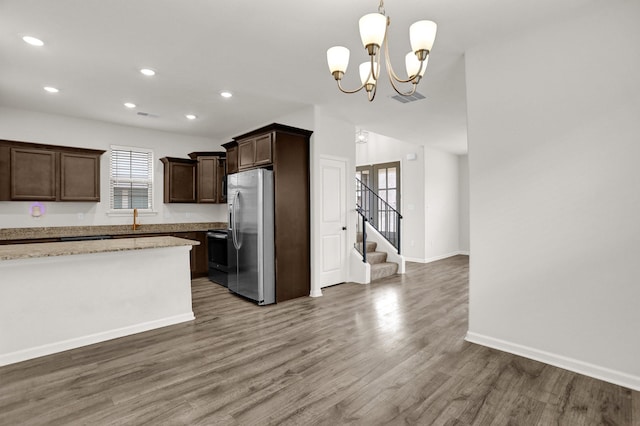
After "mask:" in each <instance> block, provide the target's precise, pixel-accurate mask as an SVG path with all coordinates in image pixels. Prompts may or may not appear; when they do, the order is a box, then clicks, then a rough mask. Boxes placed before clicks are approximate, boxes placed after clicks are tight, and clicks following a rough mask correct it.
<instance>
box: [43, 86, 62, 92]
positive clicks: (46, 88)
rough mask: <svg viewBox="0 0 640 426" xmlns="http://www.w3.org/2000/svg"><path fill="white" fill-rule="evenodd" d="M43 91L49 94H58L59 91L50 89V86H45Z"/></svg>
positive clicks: (53, 88)
mask: <svg viewBox="0 0 640 426" xmlns="http://www.w3.org/2000/svg"><path fill="white" fill-rule="evenodd" d="M44 90H46V91H47V92H49V93H58V92H59V91H60V90H58V89H56V88H55V87H51V86H46V87H45V88H44Z"/></svg>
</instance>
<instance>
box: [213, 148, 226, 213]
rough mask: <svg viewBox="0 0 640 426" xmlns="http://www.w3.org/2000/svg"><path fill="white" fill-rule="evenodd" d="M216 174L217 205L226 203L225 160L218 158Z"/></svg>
mask: <svg viewBox="0 0 640 426" xmlns="http://www.w3.org/2000/svg"><path fill="white" fill-rule="evenodd" d="M217 163H218V165H217V168H218V170H217V172H216V183H215V185H216V188H217V189H216V191H217V193H218V194H217V195H218V203H226V202H227V188H226V179H225V177H226V176H227V172H226V163H227V161H226V159H224V158H218V160H217Z"/></svg>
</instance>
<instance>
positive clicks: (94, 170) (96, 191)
mask: <svg viewBox="0 0 640 426" xmlns="http://www.w3.org/2000/svg"><path fill="white" fill-rule="evenodd" d="M60 200H62V201H100V156H99V155H96V154H82V153H70V152H61V153H60Z"/></svg>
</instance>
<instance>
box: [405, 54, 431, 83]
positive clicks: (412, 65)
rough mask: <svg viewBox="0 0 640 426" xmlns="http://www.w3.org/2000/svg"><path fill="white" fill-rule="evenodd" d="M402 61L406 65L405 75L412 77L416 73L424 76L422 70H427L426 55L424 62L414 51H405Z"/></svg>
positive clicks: (427, 60)
mask: <svg viewBox="0 0 640 426" xmlns="http://www.w3.org/2000/svg"><path fill="white" fill-rule="evenodd" d="M404 63H405V66H406V67H407V75H408V76H409V78H414V77H415V76H416V75H419V76H420V77H422V76H424V72H425V71H426V70H427V64H428V63H429V57H428V56H427V58H426V59H425V60H424V62H420V60H419V59H418V57H417V56H416V54H415V53H413V52H409V53H407V56H405V60H404Z"/></svg>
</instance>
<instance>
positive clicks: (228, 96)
mask: <svg viewBox="0 0 640 426" xmlns="http://www.w3.org/2000/svg"><path fill="white" fill-rule="evenodd" d="M220 96H222V97H223V98H227V99H228V98H230V97H232V96H233V93H231V92H229V91H227V90H224V91H222V92H220Z"/></svg>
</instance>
